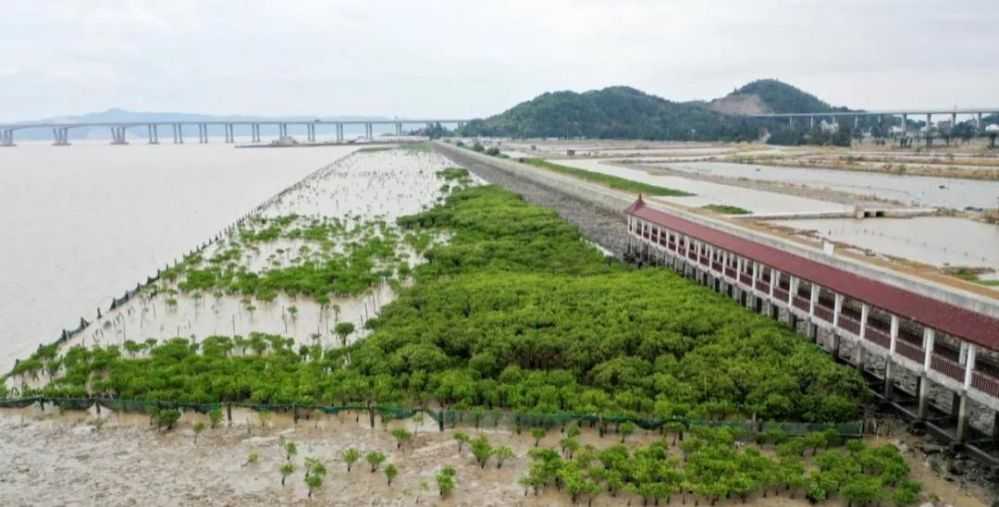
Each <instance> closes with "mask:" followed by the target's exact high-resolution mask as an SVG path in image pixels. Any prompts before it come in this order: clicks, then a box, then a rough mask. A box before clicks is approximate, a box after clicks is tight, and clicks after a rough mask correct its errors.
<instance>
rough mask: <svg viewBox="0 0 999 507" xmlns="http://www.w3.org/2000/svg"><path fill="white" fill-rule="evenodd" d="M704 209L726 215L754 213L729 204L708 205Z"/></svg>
mask: <svg viewBox="0 0 999 507" xmlns="http://www.w3.org/2000/svg"><path fill="white" fill-rule="evenodd" d="M702 208H704V209H706V210H708V211H714V212H715V213H721V214H724V215H749V214H750V213H752V211H749V210H748V209H745V208H740V207H738V206H731V205H728V204H708V205H707V206H702Z"/></svg>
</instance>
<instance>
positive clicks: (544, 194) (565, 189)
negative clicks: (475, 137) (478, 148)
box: [435, 144, 631, 258]
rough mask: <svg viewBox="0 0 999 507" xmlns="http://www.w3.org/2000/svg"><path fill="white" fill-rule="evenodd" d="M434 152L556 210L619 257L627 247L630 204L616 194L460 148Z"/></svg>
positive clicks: (496, 183) (528, 199)
mask: <svg viewBox="0 0 999 507" xmlns="http://www.w3.org/2000/svg"><path fill="white" fill-rule="evenodd" d="M435 149H436V150H437V151H438V152H440V153H441V154H443V155H445V156H447V157H448V158H449V159H451V160H452V161H454V163H455V164H457V165H460V166H461V167H464V168H466V169H468V170H469V171H471V172H473V173H475V174H476V175H478V176H479V177H480V178H482V179H484V180H486V181H488V182H489V183H492V184H495V185H499V186H501V187H503V188H506V189H507V190H510V191H511V192H514V193H516V194H518V195H520V196H522V197H523V198H524V199H525V200H527V201H528V202H530V203H532V204H537V205H539V206H544V207H546V208H549V209H553V210H555V211H556V212H557V213H558V214H559V216H561V217H562V218H564V219H566V220H568V221H569V222H571V223H573V224H575V225H576V226H578V227H579V228H580V229H581V230H582V232H583V235H585V236H586V237H587V238H589V239H590V240H591V241H593V242H595V243H597V244H598V245H600V246H602V247H604V248H606V249H607V250H609V251H610V252H611V253H613V254H614V255H615V256H616V257H619V258H620V257H622V256H623V255H624V252H625V250H626V248H627V244H628V233H627V231H626V229H625V218H624V213H623V210H624V208H626V207H627V206H628V205H629V204H631V200H629V198H628V197H627V196H625V195H623V194H621V193H619V192H612V191H609V190H606V189H598V188H594V187H595V186H594V185H590V184H587V183H583V182H578V181H572V180H568V178H567V177H564V176H561V175H557V174H551V175H548V174H543V173H541V171H540V170H539V169H530V168H525V169H519V170H518V168H514V166H519V165H520V164H515V163H513V162H511V161H508V160H503V159H496V158H492V157H487V156H485V155H479V154H477V153H472V152H469V151H467V150H465V149H462V148H455V147H452V146H447V145H441V144H437V145H435Z"/></svg>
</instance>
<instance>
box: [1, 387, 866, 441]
mask: <svg viewBox="0 0 999 507" xmlns="http://www.w3.org/2000/svg"><path fill="white" fill-rule="evenodd" d="M35 404H37V405H39V406H40V407H42V408H45V406H46V405H52V406H55V407H58V408H59V409H61V410H89V409H90V408H91V407H93V406H95V405H96V406H97V407H98V410H100V409H101V408H103V409H107V410H111V411H116V412H133V413H150V412H152V411H153V410H163V409H178V410H183V411H193V412H198V413H201V414H207V413H209V412H211V411H212V410H215V409H219V410H221V411H223V412H225V414H226V416H227V417H228V418H229V419H230V420H231V417H232V409H233V408H246V409H251V410H254V411H257V412H263V413H283V414H290V415H293V416H294V418H295V420H298V419H299V418H300V417H309V416H310V415H311V414H312V413H313V412H321V413H323V414H329V415H337V414H341V413H348V412H349V413H354V414H359V413H366V414H368V418H369V419H370V420H371V423H372V424H374V419H375V416H378V417H379V418H380V419H381V420H382V421H383V422H387V421H390V420H404V419H410V418H417V419H419V420H421V421H422V420H423V419H424V418H429V419H431V420H433V421H435V422H436V423H437V425H438V427H439V428H440V429H441V430H444V429H445V428H455V427H458V426H466V427H475V428H497V427H504V428H510V429H515V430H517V431H522V430H530V429H534V428H543V429H545V430H551V429H560V430H561V429H564V428H565V427H566V426H567V425H568V424H570V423H576V424H578V425H579V426H581V427H589V428H597V429H599V430H600V432H601V433H608V432H613V433H618V432H620V431H621V427H622V425H625V424H632V425H634V426H635V427H637V428H642V429H645V430H649V431H659V432H662V433H677V432H684V431H689V430H691V429H694V428H704V427H710V428H720V427H725V428H729V429H732V430H733V431H734V432H735V433H736V434H738V435H742V436H744V437H747V438H749V437H752V436H754V435H765V434H773V433H781V434H784V435H788V436H797V435H804V434H807V433H813V432H834V433H836V434H838V435H840V436H841V437H844V438H856V437H860V436H862V435H863V429H864V424H863V421H850V422H841V423H809V422H787V421H783V422H772V421H767V422H756V421H746V420H710V419H694V418H642V417H634V416H627V415H602V416H598V415H593V414H580V413H574V412H554V413H532V412H516V411H510V410H486V409H470V410H452V409H443V410H434V409H431V408H418V407H417V408H414V407H407V406H402V405H366V404H346V405H335V406H321V405H276V404H259V403H242V402H240V403H237V402H232V403H179V402H172V401H163V400H125V399H117V398H49V397H30V398H18V399H5V400H0V408H25V407H29V406H32V405H35Z"/></svg>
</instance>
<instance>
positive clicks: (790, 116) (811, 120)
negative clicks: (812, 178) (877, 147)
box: [747, 107, 999, 135]
mask: <svg viewBox="0 0 999 507" xmlns="http://www.w3.org/2000/svg"><path fill="white" fill-rule="evenodd" d="M989 114H999V107H992V108H989V107H986V108H963V109H904V110H903V109H895V110H885V111H835V112H827V113H771V114H753V115H747V116H748V117H749V118H761V119H787V121H788V126H789V127H791V128H793V127H794V120H795V119H796V118H802V119H804V118H808V127H809V129H811V128H814V127H815V119H816V118H819V119H822V118H828V119H830V120H832V121H836V120H837V119H839V118H846V119H850V118H852V119H853V126H854V128H857V127H859V125H860V119H861V118H863V117H872V116H876V117H877V118H878V123H880V124H884V118H885V116H889V117H895V116H899V117H901V119H902V121H901V123H902V134H903V135H904V134H905V133H906V132H907V131H908V122H909V115H926V125H927V126H929V125H933V116H934V115H946V116H949V117H950V124H951V125H957V117H958V115H966V116H972V117H973V118H974V119H975V124H976V127H977V130H978V132H979V133H981V132H982V131H983V125H982V116H983V115H989Z"/></svg>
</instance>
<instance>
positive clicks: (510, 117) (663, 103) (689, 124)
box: [460, 86, 756, 139]
mask: <svg viewBox="0 0 999 507" xmlns="http://www.w3.org/2000/svg"><path fill="white" fill-rule="evenodd" d="M742 123H744V122H739V121H731V118H727V117H726V116H725V115H724V114H722V113H719V112H717V111H713V110H712V109H710V108H708V107H706V106H705V104H704V103H697V102H671V101H669V100H666V99H663V98H661V97H657V96H655V95H649V94H647V93H644V92H642V91H639V90H636V89H634V88H630V87H627V86H612V87H609V88H604V89H602V90H592V91H588V92H584V93H576V92H572V91H560V92H553V93H545V94H542V95H540V96H538V97H535V98H534V99H532V100H529V101H527V102H523V103H521V104H517V105H516V106H514V107H513V108H511V109H509V110H508V111H506V112H503V113H501V114H498V115H495V116H491V117H489V118H486V119H484V120H475V121H471V122H469V123H468V124H467V125H466V126H465V127H464V128H463V129H461V130H460V133H461V134H463V135H472V136H474V135H482V136H510V137H591V138H621V139H623V138H628V139H699V138H726V139H740V138H746V139H748V138H752V137H755V135H756V134H755V132H753V131H751V130H750V129H745V128H743V125H742Z"/></svg>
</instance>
